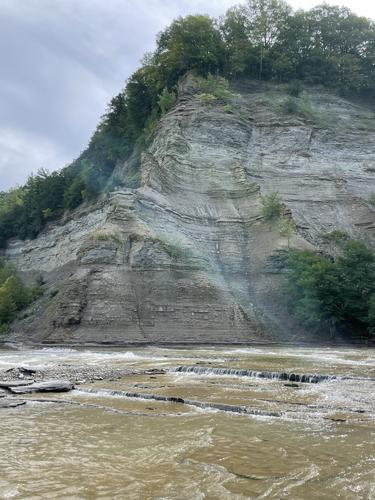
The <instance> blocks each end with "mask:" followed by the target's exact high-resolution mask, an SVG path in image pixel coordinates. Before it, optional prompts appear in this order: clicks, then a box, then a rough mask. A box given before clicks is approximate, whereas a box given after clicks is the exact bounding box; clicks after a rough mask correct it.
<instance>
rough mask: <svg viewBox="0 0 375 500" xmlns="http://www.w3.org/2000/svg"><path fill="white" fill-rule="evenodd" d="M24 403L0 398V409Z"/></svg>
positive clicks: (23, 402)
mask: <svg viewBox="0 0 375 500" xmlns="http://www.w3.org/2000/svg"><path fill="white" fill-rule="evenodd" d="M24 404H26V401H20V400H18V399H10V398H5V399H1V400H0V410H1V409H5V408H16V407H17V406H22V405H24Z"/></svg>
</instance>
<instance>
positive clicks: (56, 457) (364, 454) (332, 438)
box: [0, 346, 375, 500]
mask: <svg viewBox="0 0 375 500" xmlns="http://www.w3.org/2000/svg"><path fill="white" fill-rule="evenodd" d="M58 363H60V364H61V365H62V366H64V365H73V366H74V365H77V366H79V365H95V366H108V365H111V366H113V367H121V368H130V369H134V370H144V369H149V368H159V369H164V370H166V373H165V374H158V375H153V374H148V375H134V376H128V377H123V378H121V379H119V380H112V381H108V380H98V381H96V382H94V383H89V384H88V383H86V384H81V385H79V387H78V388H77V390H74V391H72V392H70V393H66V394H60V395H58V394H53V395H51V394H45V395H42V396H41V395H32V396H27V397H25V399H26V400H27V404H26V405H24V406H21V407H18V408H10V409H1V410H0V418H1V424H0V498H15V499H21V498H22V499H24V498H26V499H44V498H46V499H51V498H52V499H55V498H56V499H57V498H59V499H60V498H61V499H81V498H83V499H95V498H108V499H204V498H207V499H222V498H223V499H226V498H228V499H232V498H233V499H242V498H254V499H261V498H277V499H279V498H288V499H306V500H309V499H320V500H322V499H323V500H324V499H327V500H331V499H335V498H340V499H353V500H354V499H371V498H375V350H374V349H366V348H363V349H359V348H352V349H344V348H340V349H333V348H324V349H318V348H297V347H295V348H292V347H270V346H265V347H249V348H236V347H233V348H230V347H226V348H200V349H198V348H186V349H161V348H143V349H133V350H121V349H116V350H115V349H112V350H110V349H108V350H104V349H96V350H95V349H90V350H89V349H87V350H74V349H40V350H23V351H11V350H0V370H2V369H8V368H12V367H15V366H21V365H22V366H31V367H39V368H43V367H46V366H47V367H48V366H53V365H56V364H58ZM179 366H194V367H205V368H207V370H205V373H203V374H202V373H194V372H190V373H187V372H176V371H174V370H176V368H177V367H179ZM210 368H214V369H215V368H233V369H241V370H245V369H246V370H253V371H255V372H256V371H258V372H259V373H261V372H262V371H266V372H274V373H275V372H286V373H300V374H327V375H334V376H336V377H337V378H336V379H333V380H329V379H328V380H326V381H324V382H321V383H317V384H310V383H298V384H290V383H289V382H286V381H283V380H277V379H266V378H260V377H256V376H251V377H248V376H241V377H240V376H233V375H230V374H229V375H218V374H212V373H210ZM198 371H199V370H198ZM212 372H215V370H212ZM343 377H351V378H349V379H348V378H343ZM293 385H294V386H293ZM129 392H130V393H134V392H136V393H138V394H140V395H142V394H147V395H159V396H173V397H180V398H184V399H188V400H193V401H198V402H202V403H210V404H216V403H219V404H227V405H232V406H233V407H234V408H236V407H247V408H251V409H257V410H259V411H260V412H263V413H264V414H269V413H270V414H272V413H277V414H279V416H278V417H270V416H253V415H247V414H239V413H234V412H230V411H218V410H214V409H212V408H199V407H196V406H193V405H187V404H181V403H172V402H165V401H156V400H152V399H151V400H150V399H142V398H139V397H138V398H129V397H126V396H125V395H124V394H125V393H129ZM51 400H53V402H51Z"/></svg>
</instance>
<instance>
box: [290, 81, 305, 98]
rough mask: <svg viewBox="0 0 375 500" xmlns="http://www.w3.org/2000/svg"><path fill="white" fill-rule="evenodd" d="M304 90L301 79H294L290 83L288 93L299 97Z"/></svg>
mask: <svg viewBox="0 0 375 500" xmlns="http://www.w3.org/2000/svg"><path fill="white" fill-rule="evenodd" d="M302 90H303V86H302V83H301V82H300V80H292V81H291V82H290V84H289V85H288V94H289V95H291V96H292V97H299V96H300V94H301V92H302Z"/></svg>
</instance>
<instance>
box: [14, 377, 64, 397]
mask: <svg viewBox="0 0 375 500" xmlns="http://www.w3.org/2000/svg"><path fill="white" fill-rule="evenodd" d="M9 389H10V391H11V392H13V393H14V394H29V393H33V392H68V391H71V390H72V389H73V384H72V383H70V382H68V381H66V380H49V381H46V382H40V383H36V384H31V385H24V386H12V387H9Z"/></svg>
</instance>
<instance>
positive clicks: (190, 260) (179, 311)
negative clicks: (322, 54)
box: [6, 77, 375, 344]
mask: <svg viewBox="0 0 375 500" xmlns="http://www.w3.org/2000/svg"><path fill="white" fill-rule="evenodd" d="M233 92H234V93H233V95H232V97H231V98H230V100H229V101H230V102H229V103H228V102H226V103H225V102H221V101H219V100H215V101H210V102H206V101H205V100H204V99H202V98H201V97H200V96H199V95H197V90H196V86H195V82H194V79H193V78H192V77H189V78H187V79H186V80H185V82H184V84H183V85H182V87H181V89H180V93H179V97H178V100H177V103H176V105H175V106H174V107H173V109H172V110H171V111H170V112H169V113H167V114H166V115H165V116H164V117H163V118H162V119H161V121H160V122H159V124H158V126H157V129H156V130H155V132H154V134H153V137H152V140H151V143H150V145H149V147H148V148H147V149H146V151H145V152H144V153H143V155H142V162H141V165H140V170H141V178H142V180H141V187H140V188H138V189H126V188H119V189H118V190H116V191H114V192H112V193H110V195H108V196H105V195H103V196H102V197H101V199H100V200H99V201H98V202H97V203H96V204H94V205H92V206H85V207H81V208H80V209H78V210H76V211H75V212H74V213H72V214H71V215H70V216H69V217H68V218H66V219H65V220H64V221H60V223H58V224H57V223H55V224H51V225H49V227H47V228H46V229H45V230H44V231H43V233H41V234H40V235H39V237H38V238H36V239H35V240H28V241H12V242H11V243H10V245H9V247H8V250H7V252H6V254H7V257H8V258H9V259H11V260H12V261H13V262H14V263H15V264H16V266H17V268H18V270H19V271H20V272H21V273H22V274H23V276H24V278H25V280H28V279H29V278H30V277H35V276H39V275H41V276H42V278H43V280H44V281H45V282H46V289H47V290H46V293H45V294H44V296H43V297H42V299H40V300H39V302H38V303H36V304H34V305H33V306H32V308H31V309H30V310H29V311H27V312H26V314H25V315H24V317H23V318H22V319H21V320H19V321H18V322H16V323H15V324H14V325H13V330H12V333H11V334H10V335H9V339H10V340H13V341H17V340H22V341H30V342H37V343H49V344H51V343H52V344H53V343H58V344H63V343H69V344H89V343H101V344H131V343H163V342H168V343H183V342H186V343H189V342H191V343H199V342H202V343H203V342H208V343H215V342H217V343H223V342H229V343H232V342H233V343H234V342H254V341H261V342H263V341H264V342H266V341H279V340H284V341H285V340H296V339H300V340H310V339H311V335H310V334H308V333H307V332H304V331H303V330H302V329H301V328H300V327H299V326H298V325H296V324H295V323H294V322H293V320H292V319H291V318H290V317H289V315H288V312H287V307H286V300H285V297H284V293H283V289H282V273H280V268H279V266H278V255H279V252H280V250H283V249H285V248H286V246H287V242H286V240H285V238H283V237H281V236H280V234H279V230H278V228H277V225H276V224H273V223H266V222H265V221H264V219H263V218H262V216H261V196H262V195H265V194H267V193H270V192H278V193H279V196H280V198H281V199H282V201H283V204H284V212H285V217H292V219H293V221H294V223H295V225H296V233H295V234H294V235H293V237H292V240H291V246H292V247H296V248H315V249H318V250H319V249H324V246H325V245H327V243H325V242H324V239H323V238H322V236H323V235H324V233H327V232H330V231H332V230H335V229H340V230H342V231H345V232H347V233H348V234H349V235H350V236H352V237H355V238H358V237H359V238H361V239H363V240H365V241H366V242H367V243H368V244H370V245H375V210H374V208H373V207H371V205H369V204H368V203H367V201H366V200H367V199H368V197H369V196H370V194H372V193H373V192H374V191H375V182H374V179H375V148H374V141H375V120H374V118H375V115H374V114H373V112H371V111H370V110H368V109H366V107H364V106H362V105H361V104H353V103H351V102H349V101H346V100H344V99H341V98H339V97H337V96H335V95H333V94H331V93H329V92H328V91H326V90H323V89H321V88H310V89H308V90H305V91H304V93H303V96H302V97H301V98H299V102H300V104H299V109H300V110H299V112H293V113H290V112H289V113H286V112H285V111H283V110H284V109H285V103H286V101H287V99H288V96H287V95H286V94H285V89H283V86H275V85H271V84H262V85H260V84H259V83H254V82H253V83H252V82H247V83H246V82H243V83H241V84H237V86H236V87H235V88H233ZM130 163H131V162H128V163H125V164H123V165H118V167H117V171H116V173H115V175H116V176H117V177H120V178H121V177H123V178H125V177H126V174H127V172H128V171H129V168H130V166H129V165H130ZM131 168H133V166H132V167H131Z"/></svg>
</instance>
